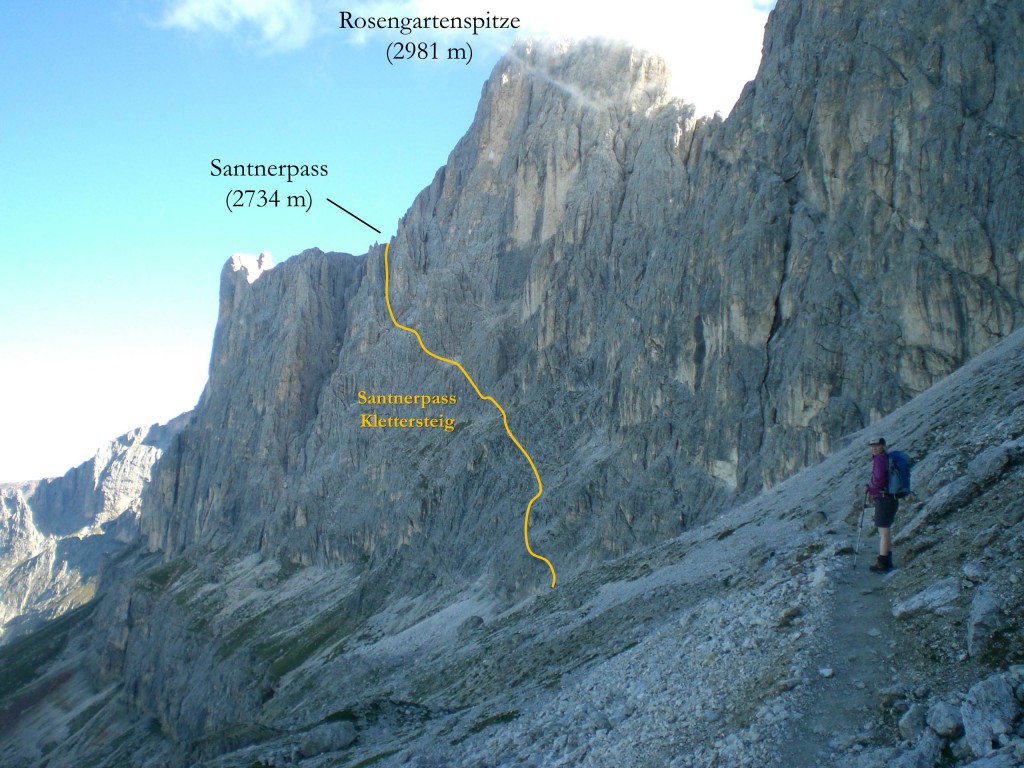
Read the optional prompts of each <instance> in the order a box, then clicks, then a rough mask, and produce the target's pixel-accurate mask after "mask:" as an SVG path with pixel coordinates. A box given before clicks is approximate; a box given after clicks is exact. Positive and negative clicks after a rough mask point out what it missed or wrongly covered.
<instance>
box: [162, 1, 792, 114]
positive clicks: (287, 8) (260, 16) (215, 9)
mask: <svg viewBox="0 0 1024 768" xmlns="http://www.w3.org/2000/svg"><path fill="white" fill-rule="evenodd" d="M772 6H774V0H676V2H674V3H672V4H667V3H665V2H663V0H632V1H631V2H628V3H617V4H614V5H611V4H602V5H601V6H600V7H598V4H596V3H595V4H586V5H585V4H582V3H552V2H550V0H514V1H512V2H510V1H509V0H494V1H493V2H491V3H489V4H487V5H486V6H481V4H480V3H479V0H373V1H371V2H365V1H362V0H342V2H341V3H333V2H330V0H173V5H172V6H171V7H170V8H169V10H168V11H167V13H166V15H165V17H164V22H165V23H166V24H167V25H169V26H175V27H181V28H184V29H187V30H198V29H203V28H207V29H212V30H215V31H217V32H220V33H225V34H228V33H239V32H241V33H243V34H244V33H245V32H246V30H252V29H255V30H256V31H257V32H258V35H259V42H260V43H262V44H264V45H267V46H268V47H269V48H271V49H276V50H289V49H296V48H301V47H302V46H304V45H306V44H307V43H308V42H309V41H310V40H312V39H313V38H314V37H317V36H323V35H329V34H333V35H338V36H341V38H342V40H341V41H339V42H344V43H350V44H352V43H363V42H366V41H367V40H372V39H375V38H383V37H385V35H387V36H391V37H394V36H395V33H394V32H388V33H385V32H376V31H364V30H339V29H338V13H339V11H350V12H351V13H352V14H353V15H354V16H364V17H366V16H373V17H378V16H398V17H403V16H412V17H415V16H434V15H438V16H481V15H484V14H485V12H487V11H489V12H490V13H491V15H492V16H493V15H500V16H516V17H518V18H519V19H520V22H521V27H520V29H519V30H518V34H519V36H522V37H552V38H557V39H565V38H574V39H580V38H584V37H605V38H609V39H614V40H622V41H625V42H628V43H631V44H633V45H637V46H640V47H643V48H645V49H647V50H650V51H652V52H654V53H657V54H659V55H661V56H663V57H664V58H665V59H666V60H667V61H668V62H669V65H670V66H671V68H672V72H673V90H674V92H675V93H676V94H677V95H679V96H680V97H681V98H684V99H686V100H687V101H689V102H692V103H694V104H695V105H696V106H697V112H698V114H711V113H712V112H714V111H716V110H717V111H721V112H723V113H728V112H729V110H731V109H732V106H733V104H734V103H735V101H736V98H737V97H738V96H739V93H740V90H741V89H742V88H743V85H744V83H746V82H747V80H750V79H752V78H753V77H754V75H755V73H756V72H757V65H758V62H759V60H760V55H761V41H762V38H763V35H764V24H765V21H766V20H767V17H768V11H769V10H770V8H771V7H772ZM423 34H429V35H430V37H431V38H433V39H442V38H444V39H451V38H452V36H453V35H452V34H445V33H444V32H441V31H437V32H430V33H418V34H417V35H416V38H417V39H422V36H423ZM454 36H455V37H459V36H465V33H464V32H459V33H456V34H455V35H454ZM402 39H403V40H408V39H412V38H411V37H402ZM511 40H512V37H511V35H510V34H507V33H500V32H482V33H481V34H480V35H477V36H476V37H475V38H473V39H472V41H471V42H472V44H473V45H474V47H475V46H476V45H478V44H480V45H494V46H498V47H500V48H502V49H504V48H505V47H506V46H507V45H508V44H509V43H510V42H511Z"/></svg>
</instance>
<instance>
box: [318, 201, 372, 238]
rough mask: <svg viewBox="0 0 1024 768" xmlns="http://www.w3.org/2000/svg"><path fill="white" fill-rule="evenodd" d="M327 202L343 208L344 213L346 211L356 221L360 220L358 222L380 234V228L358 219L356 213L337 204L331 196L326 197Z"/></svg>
mask: <svg viewBox="0 0 1024 768" xmlns="http://www.w3.org/2000/svg"><path fill="white" fill-rule="evenodd" d="M327 202H328V203H330V204H331V205H333V206H334V207H335V208H341V210H343V211H344V212H345V213H347V214H348V215H349V216H351V217H352V218H353V219H355V220H356V221H358V222H360V223H362V224H366V226H368V227H369V228H370V229H372V230H373V231H374V232H376V233H377V234H378V235H379V234H380V230H379V229H377V228H376V227H375V226H373V224H367V223H366V222H365V221H363V220H362V219H360V218H359V217H358V216H356V215H355V214H354V213H352V211H350V210H349V209H348V208H344V207H342V206H340V205H338V204H337V203H336V202H334V201H333V200H331V198H329V197H328V198H327Z"/></svg>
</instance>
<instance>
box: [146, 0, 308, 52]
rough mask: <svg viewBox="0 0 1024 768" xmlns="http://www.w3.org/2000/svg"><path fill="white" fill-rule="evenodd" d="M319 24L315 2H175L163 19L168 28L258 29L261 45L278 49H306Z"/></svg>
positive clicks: (215, 0)
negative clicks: (304, 47)
mask: <svg viewBox="0 0 1024 768" xmlns="http://www.w3.org/2000/svg"><path fill="white" fill-rule="evenodd" d="M317 4H318V5H319V2H318V3H317ZM320 21H321V19H320V18H318V15H317V14H316V13H315V12H314V9H313V0H176V2H174V4H173V5H172V6H171V7H170V8H169V9H168V11H167V13H166V14H165V15H164V18H163V23H164V24H165V25H167V26H170V27H181V28H182V29H187V30H189V31H195V30H199V29H204V28H208V29H212V30H214V31H216V32H220V33H224V34H227V33H232V32H235V31H237V30H243V31H245V30H251V29H255V30H256V32H257V33H258V35H259V42H260V43H263V44H265V45H267V46H269V47H270V48H272V49H275V50H293V49H296V48H301V47H303V46H304V45H306V43H308V42H309V41H310V39H312V37H313V35H314V34H316V33H317V32H318V30H317V25H318V24H319V23H320Z"/></svg>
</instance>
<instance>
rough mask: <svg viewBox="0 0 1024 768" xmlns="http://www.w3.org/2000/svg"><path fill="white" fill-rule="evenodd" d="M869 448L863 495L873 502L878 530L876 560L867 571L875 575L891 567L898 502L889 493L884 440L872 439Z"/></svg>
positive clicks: (887, 457)
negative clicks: (869, 459)
mask: <svg viewBox="0 0 1024 768" xmlns="http://www.w3.org/2000/svg"><path fill="white" fill-rule="evenodd" d="M868 445H869V446H871V482H870V483H868V484H867V485H865V486H864V493H865V494H866V495H867V496H868V497H869V498H870V499H871V500H872V501H873V502H875V527H876V528H878V560H877V561H876V562H875V563H874V564H873V565H871V566H869V569H870V570H872V571H874V572H875V573H888V572H889V571H891V570H892V569H893V565H892V521H893V520H894V519H895V518H896V508H897V507H898V506H899V502H898V501H897V500H896V497H895V496H894V495H892V494H891V493H889V455H888V454H887V453H886V451H885V438H884V437H873V438H872V439H871V440H870V441H869V442H868Z"/></svg>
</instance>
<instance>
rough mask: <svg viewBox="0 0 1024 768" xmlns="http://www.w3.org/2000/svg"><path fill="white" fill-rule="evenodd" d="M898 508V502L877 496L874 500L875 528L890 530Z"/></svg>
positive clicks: (887, 497) (891, 498)
mask: <svg viewBox="0 0 1024 768" xmlns="http://www.w3.org/2000/svg"><path fill="white" fill-rule="evenodd" d="M898 506H899V502H898V501H896V499H895V498H893V497H892V496H879V497H878V498H877V499H875V527H876V528H892V521H893V520H895V519H896V508H897V507H898Z"/></svg>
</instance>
